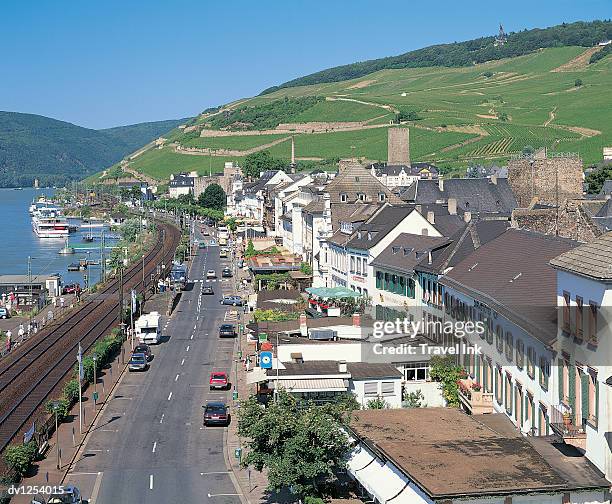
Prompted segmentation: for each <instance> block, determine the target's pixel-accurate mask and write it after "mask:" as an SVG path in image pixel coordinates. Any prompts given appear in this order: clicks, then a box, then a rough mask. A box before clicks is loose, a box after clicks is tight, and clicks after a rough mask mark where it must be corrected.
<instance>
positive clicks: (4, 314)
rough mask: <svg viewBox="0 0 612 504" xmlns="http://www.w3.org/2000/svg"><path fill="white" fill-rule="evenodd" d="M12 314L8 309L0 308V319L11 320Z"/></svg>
mask: <svg viewBox="0 0 612 504" xmlns="http://www.w3.org/2000/svg"><path fill="white" fill-rule="evenodd" d="M10 317H11V314H10V313H9V311H8V309H7V308H0V318H10Z"/></svg>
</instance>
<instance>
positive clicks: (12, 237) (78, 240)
mask: <svg viewBox="0 0 612 504" xmlns="http://www.w3.org/2000/svg"><path fill="white" fill-rule="evenodd" d="M41 195H46V196H51V195H53V190H52V189H22V190H15V189H0V233H1V236H2V238H0V244H1V248H0V275H13V274H23V275H25V274H27V272H28V256H30V257H31V263H32V274H33V275H48V274H52V273H59V274H60V275H61V277H62V282H63V284H64V285H67V284H70V283H75V282H78V283H80V284H81V286H85V275H87V279H88V282H89V285H93V283H96V282H98V281H99V279H100V267H99V266H90V267H89V268H88V269H87V270H85V271H79V272H69V271H68V270H67V268H68V265H69V264H70V263H75V262H76V263H78V262H79V259H85V258H89V259H91V260H96V261H97V260H99V259H100V239H99V238H96V239H95V240H94V241H93V242H90V243H88V242H85V241H83V235H84V234H87V233H85V232H81V231H77V232H76V233H71V234H70V238H69V245H70V246H72V247H77V248H89V249H90V250H89V251H85V250H83V251H81V250H77V251H76V253H75V254H72V255H60V254H59V253H58V252H59V250H60V249H61V248H62V247H63V246H64V240H62V239H55V238H38V236H36V234H35V233H34V231H33V230H32V220H31V217H30V214H29V213H28V209H29V206H30V204H31V203H32V200H33V199H34V198H37V197H38V196H41ZM69 222H70V224H76V225H79V224H80V220H79V219H72V218H70V219H69ZM92 234H93V235H94V237H96V236H97V237H99V236H100V235H101V231H100V229H97V228H94V229H93V231H92ZM111 243H112V242H111ZM106 253H107V254H109V253H110V249H107V250H106Z"/></svg>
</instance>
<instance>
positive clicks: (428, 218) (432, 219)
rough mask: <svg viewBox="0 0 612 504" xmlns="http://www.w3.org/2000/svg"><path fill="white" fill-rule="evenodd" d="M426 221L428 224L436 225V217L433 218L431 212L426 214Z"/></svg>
mask: <svg viewBox="0 0 612 504" xmlns="http://www.w3.org/2000/svg"><path fill="white" fill-rule="evenodd" d="M427 220H428V221H429V223H430V224H435V223H436V216H435V214H434V213H433V211H432V210H430V211H429V212H427Z"/></svg>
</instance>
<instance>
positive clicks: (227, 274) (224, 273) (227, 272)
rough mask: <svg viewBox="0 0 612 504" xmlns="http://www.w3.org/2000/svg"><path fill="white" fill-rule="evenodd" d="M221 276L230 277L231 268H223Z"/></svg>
mask: <svg viewBox="0 0 612 504" xmlns="http://www.w3.org/2000/svg"><path fill="white" fill-rule="evenodd" d="M221 276H222V277H223V278H231V277H232V270H231V269H229V268H223V271H222V272H221Z"/></svg>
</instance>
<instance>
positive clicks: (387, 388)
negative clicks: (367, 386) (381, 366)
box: [381, 382, 395, 396]
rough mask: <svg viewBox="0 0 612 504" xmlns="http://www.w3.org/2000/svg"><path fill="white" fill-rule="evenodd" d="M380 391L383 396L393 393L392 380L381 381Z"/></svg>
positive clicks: (393, 385)
mask: <svg viewBox="0 0 612 504" xmlns="http://www.w3.org/2000/svg"><path fill="white" fill-rule="evenodd" d="M381 393H382V395H383V396H392V395H395V384H394V383H393V382H382V384H381Z"/></svg>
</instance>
